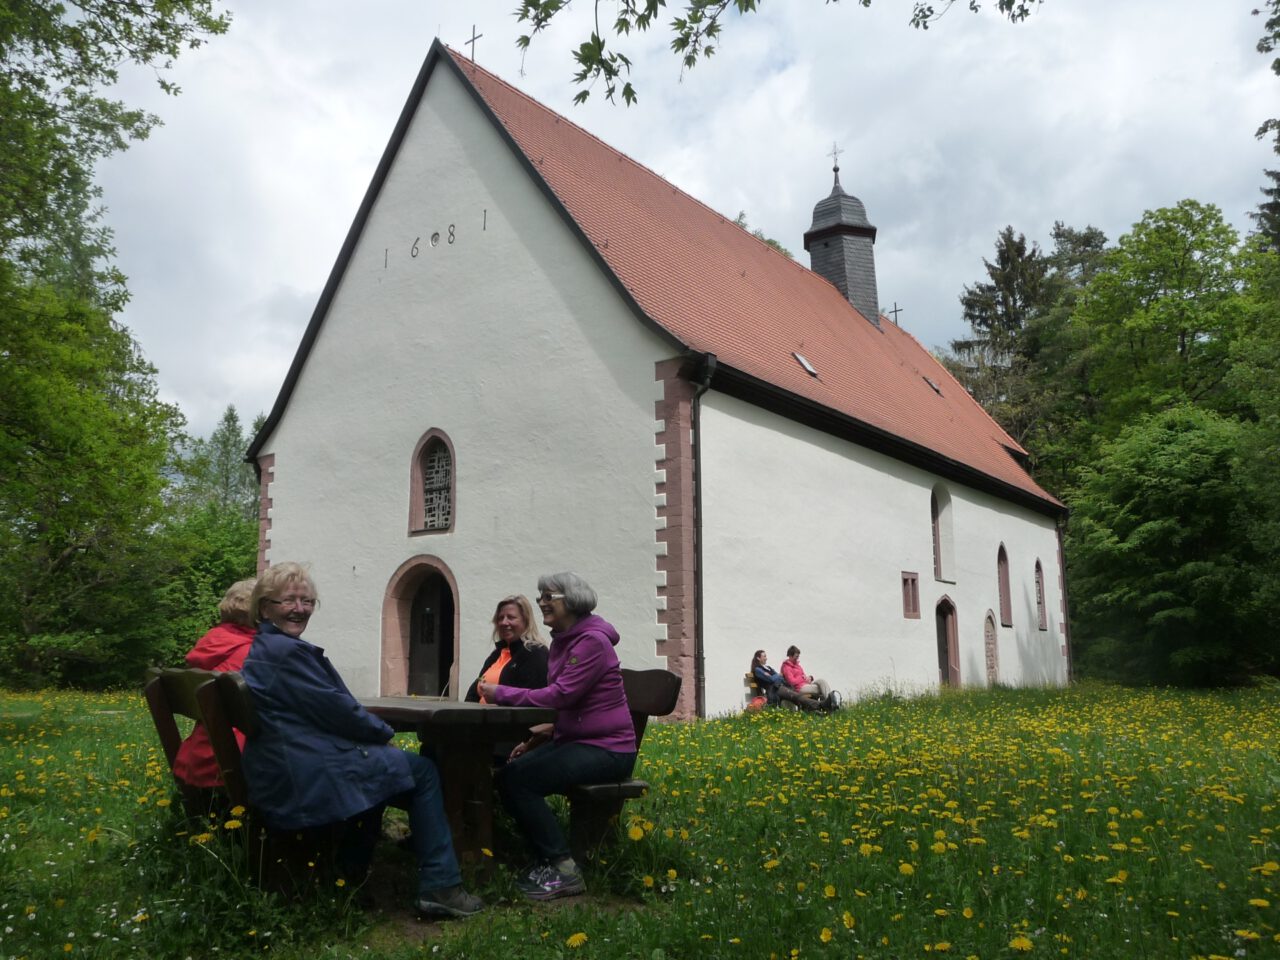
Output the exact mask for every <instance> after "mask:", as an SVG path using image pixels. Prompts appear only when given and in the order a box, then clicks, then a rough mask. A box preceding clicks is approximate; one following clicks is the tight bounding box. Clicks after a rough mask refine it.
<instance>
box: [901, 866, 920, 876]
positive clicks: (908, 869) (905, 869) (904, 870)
mask: <svg viewBox="0 0 1280 960" xmlns="http://www.w3.org/2000/svg"><path fill="white" fill-rule="evenodd" d="M898 872H899V873H900V874H902V875H903V876H904V877H909V876H911V875H912V874H913V873H915V872H916V868H915V867H913V866H912V865H911V864H909V863H900V864H898Z"/></svg>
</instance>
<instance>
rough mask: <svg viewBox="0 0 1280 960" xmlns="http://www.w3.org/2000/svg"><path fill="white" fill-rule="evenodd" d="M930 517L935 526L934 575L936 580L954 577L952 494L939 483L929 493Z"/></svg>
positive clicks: (948, 579)
mask: <svg viewBox="0 0 1280 960" xmlns="http://www.w3.org/2000/svg"><path fill="white" fill-rule="evenodd" d="M929 519H930V522H931V524H932V526H933V577H934V579H935V580H947V581H950V580H952V579H953V577H952V576H951V568H952V560H951V550H952V546H951V544H952V538H951V494H949V493H947V488H946V487H944V486H942V485H941V484H939V485H938V486H936V487H934V488H933V492H932V493H931V494H930V495H929Z"/></svg>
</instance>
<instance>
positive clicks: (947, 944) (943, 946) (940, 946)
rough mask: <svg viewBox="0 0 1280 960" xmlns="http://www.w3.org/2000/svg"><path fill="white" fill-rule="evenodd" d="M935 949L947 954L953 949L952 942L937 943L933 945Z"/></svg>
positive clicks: (942, 941)
mask: <svg viewBox="0 0 1280 960" xmlns="http://www.w3.org/2000/svg"><path fill="white" fill-rule="evenodd" d="M933 949H935V950H937V951H938V952H939V953H946V952H947V951H948V950H950V949H951V941H950V940H939V941H938V942H937V943H935V944H934V945H933Z"/></svg>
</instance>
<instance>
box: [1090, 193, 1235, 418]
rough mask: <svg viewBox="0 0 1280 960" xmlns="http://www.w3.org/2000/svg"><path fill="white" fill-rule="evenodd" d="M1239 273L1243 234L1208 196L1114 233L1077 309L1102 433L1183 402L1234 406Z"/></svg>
mask: <svg viewBox="0 0 1280 960" xmlns="http://www.w3.org/2000/svg"><path fill="white" fill-rule="evenodd" d="M1243 282H1244V277H1243V276H1242V274H1241V272H1240V269H1239V238H1238V236H1237V234H1236V232H1235V230H1234V229H1233V228H1232V227H1231V226H1230V225H1229V224H1227V223H1226V222H1225V221H1224V220H1223V218H1222V213H1221V211H1219V210H1218V208H1217V207H1215V206H1213V205H1211V204H1201V203H1198V202H1196V201H1194V200H1183V201H1181V202H1180V203H1179V204H1178V205H1177V206H1176V207H1166V208H1163V209H1160V210H1155V211H1148V212H1147V213H1146V214H1144V215H1143V217H1142V219H1141V220H1140V221H1139V222H1138V223H1136V224H1134V227H1133V229H1132V230H1131V231H1130V232H1129V233H1127V234H1125V235H1124V236H1123V237H1121V238H1120V241H1119V244H1118V246H1117V247H1116V248H1115V249H1114V250H1111V251H1109V252H1108V254H1107V257H1106V259H1105V261H1104V263H1103V267H1102V269H1101V270H1100V271H1099V273H1098V274H1097V275H1096V276H1095V277H1094V278H1093V280H1092V281H1091V282H1090V283H1089V285H1088V287H1087V288H1086V289H1085V291H1084V293H1083V295H1082V297H1081V300H1080V302H1079V304H1078V305H1077V307H1076V309H1075V312H1074V315H1073V323H1075V324H1078V325H1079V326H1080V328H1081V331H1082V333H1083V335H1084V339H1085V342H1086V347H1085V350H1086V351H1087V360H1088V363H1089V373H1088V376H1089V389H1090V391H1091V393H1092V394H1093V395H1094V396H1095V398H1096V404H1097V416H1096V424H1095V426H1096V428H1097V429H1098V430H1099V431H1100V432H1101V436H1102V437H1104V438H1109V437H1113V436H1115V434H1116V433H1117V432H1118V431H1119V429H1120V428H1121V427H1123V426H1124V425H1125V424H1127V423H1129V422H1130V421H1132V420H1133V419H1135V418H1137V417H1139V416H1142V415H1145V414H1147V413H1151V412H1154V411H1157V410H1161V409H1167V408H1169V407H1172V406H1175V405H1177V404H1181V403H1192V404H1195V405H1197V406H1202V407H1206V408H1211V409H1217V410H1220V411H1224V412H1230V411H1231V410H1233V409H1234V403H1235V400H1234V399H1233V397H1232V395H1231V391H1230V390H1229V389H1228V388H1227V384H1226V382H1225V381H1226V376H1227V373H1228V371H1229V369H1230V355H1231V348H1232V344H1233V343H1234V342H1235V341H1236V340H1237V339H1238V338H1239V337H1241V336H1242V335H1243V334H1244V333H1245V332H1246V329H1247V321H1248V318H1249V314H1248V312H1247V310H1246V309H1245V307H1246V300H1245V297H1244V295H1243Z"/></svg>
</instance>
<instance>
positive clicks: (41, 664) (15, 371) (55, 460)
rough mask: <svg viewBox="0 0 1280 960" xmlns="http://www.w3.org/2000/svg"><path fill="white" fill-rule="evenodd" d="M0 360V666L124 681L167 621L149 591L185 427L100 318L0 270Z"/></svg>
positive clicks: (92, 309) (126, 342)
mask: <svg viewBox="0 0 1280 960" xmlns="http://www.w3.org/2000/svg"><path fill="white" fill-rule="evenodd" d="M0 357H3V362H0V476H2V477H3V478H4V479H3V481H2V482H0V664H3V666H4V668H5V670H6V672H8V673H9V674H10V675H13V674H19V675H23V676H26V677H28V678H31V679H34V680H40V679H65V680H68V681H72V682H89V681H91V680H94V679H96V678H100V677H102V676H104V674H107V673H109V674H111V675H112V676H114V677H115V678H116V679H119V678H120V677H121V676H122V674H121V673H120V671H122V670H123V671H127V670H128V669H129V668H130V666H131V665H132V666H136V665H137V662H138V661H137V659H136V656H135V653H136V650H135V640H136V638H137V637H138V635H139V634H145V633H146V632H147V631H148V630H149V629H151V627H152V625H153V624H154V622H155V621H156V618H157V617H159V616H162V614H160V612H159V611H158V610H157V609H156V608H155V605H154V604H153V603H151V602H150V601H149V599H148V596H147V589H146V588H147V586H148V585H150V584H155V583H157V582H158V581H159V579H160V578H161V577H162V576H164V575H165V574H166V573H167V564H166V561H165V558H164V556H163V555H162V553H161V552H160V551H157V550H156V549H154V543H153V533H154V531H155V530H156V529H157V527H158V526H159V524H160V523H161V521H162V520H163V517H164V498H163V494H164V488H165V476H166V473H167V470H168V468H169V465H170V463H171V452H172V450H173V448H174V444H175V442H176V441H177V439H178V437H179V434H180V430H181V427H182V423H183V421H182V416H181V414H180V413H179V412H178V411H177V409H176V408H174V407H171V406H169V405H167V404H164V403H161V402H160V401H159V400H158V399H157V398H156V387H155V371H154V369H153V368H151V367H150V366H149V365H148V364H147V363H146V362H145V361H144V360H143V359H142V358H141V357H140V356H139V354H138V352H137V350H136V349H135V346H134V343H133V341H132V339H131V338H130V337H129V336H128V334H127V333H126V332H124V331H123V330H121V329H119V328H118V327H117V326H115V324H114V323H113V322H112V321H111V318H110V316H109V315H108V314H107V313H106V311H104V310H103V309H102V308H101V307H99V306H98V305H97V304H94V303H92V302H89V301H86V300H80V299H74V298H71V297H69V296H67V295H66V294H64V293H62V292H60V291H58V290H55V289H54V288H52V287H49V286H43V285H38V284H31V283H26V282H24V281H23V280H21V279H20V277H19V276H18V272H17V271H16V270H15V268H14V267H13V266H12V265H9V264H6V263H4V262H3V261H0Z"/></svg>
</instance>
